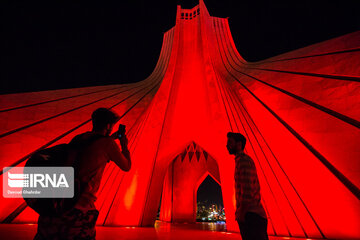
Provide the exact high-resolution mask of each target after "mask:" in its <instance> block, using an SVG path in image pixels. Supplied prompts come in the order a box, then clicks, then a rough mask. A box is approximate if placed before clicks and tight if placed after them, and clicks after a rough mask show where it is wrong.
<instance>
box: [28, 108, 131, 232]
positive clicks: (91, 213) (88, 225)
mask: <svg viewBox="0 0 360 240" xmlns="http://www.w3.org/2000/svg"><path fill="white" fill-rule="evenodd" d="M91 117H92V124H93V129H92V131H91V132H85V133H82V134H79V135H77V136H75V137H74V138H73V139H72V141H71V142H70V145H72V146H79V149H80V151H79V153H78V156H77V159H76V161H75V163H74V165H75V166H73V167H74V169H75V176H76V180H78V182H79V183H80V192H79V196H78V200H77V201H76V204H75V205H74V207H73V208H72V209H71V210H69V211H67V212H65V213H64V214H62V215H61V216H41V215H40V217H39V220H38V232H37V234H36V236H35V239H95V234H96V232H95V224H96V220H97V217H98V215H99V212H98V210H96V208H95V201H96V193H97V192H98V190H99V187H100V181H101V178H102V175H103V172H104V169H105V166H106V164H107V163H108V162H109V161H110V160H111V161H113V162H114V163H115V164H116V165H118V166H119V167H120V168H121V169H122V170H123V171H129V170H130V168H131V159H130V153H129V150H128V146H127V145H128V140H127V138H126V135H125V126H124V125H120V126H119V130H118V131H117V132H115V133H114V134H113V135H111V136H110V134H111V132H112V130H113V127H114V125H115V123H116V122H117V121H119V116H118V115H117V114H116V113H115V112H114V111H111V110H109V109H107V108H98V109H97V110H95V111H94V112H93V114H92V116H91ZM116 139H118V140H119V141H120V145H121V149H122V151H120V148H119V146H118V145H117V143H116V142H115V140H116Z"/></svg>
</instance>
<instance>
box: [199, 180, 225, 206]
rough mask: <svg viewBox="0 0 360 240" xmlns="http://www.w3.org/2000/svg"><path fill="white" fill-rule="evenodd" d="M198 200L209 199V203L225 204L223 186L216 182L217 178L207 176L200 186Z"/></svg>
mask: <svg viewBox="0 0 360 240" xmlns="http://www.w3.org/2000/svg"><path fill="white" fill-rule="evenodd" d="M197 201H198V202H205V201H207V203H208V204H209V205H210V204H218V205H221V206H224V204H223V199H222V193H221V186H220V185H219V184H218V183H217V182H215V180H214V179H213V178H212V177H210V176H207V177H206V178H205V180H204V181H203V182H202V183H201V184H200V186H199V188H198V191H197Z"/></svg>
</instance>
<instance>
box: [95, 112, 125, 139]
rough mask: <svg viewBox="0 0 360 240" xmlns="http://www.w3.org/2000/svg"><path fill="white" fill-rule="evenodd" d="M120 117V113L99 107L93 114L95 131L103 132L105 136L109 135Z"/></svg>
mask: <svg viewBox="0 0 360 240" xmlns="http://www.w3.org/2000/svg"><path fill="white" fill-rule="evenodd" d="M119 119H120V117H119V115H118V114H117V113H115V112H114V111H112V110H110V109H107V108H98V109H96V110H95V111H94V112H93V113H92V115H91V120H92V123H93V131H95V132H102V133H104V135H105V136H109V135H110V134H111V132H112V129H113V127H114V125H115V123H116V122H117V121H119Z"/></svg>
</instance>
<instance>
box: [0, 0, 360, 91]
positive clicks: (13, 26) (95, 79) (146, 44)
mask: <svg viewBox="0 0 360 240" xmlns="http://www.w3.org/2000/svg"><path fill="white" fill-rule="evenodd" d="M179 3H180V4H181V5H182V6H183V7H184V8H191V7H193V6H195V5H196V4H197V1H194V0H191V1H190V0H187V1H185V0H183V1H180V0H178V1H171V0H161V1H148V0H137V1H134V0H127V1H125V0H122V1H113V2H108V1H98V2H96V3H93V2H92V1H55V0H52V1H44V2H38V1H24V2H18V1H1V3H0V19H1V32H2V33H1V40H2V44H1V49H0V50H1V54H0V56H1V60H2V61H1V71H0V74H1V75H0V79H1V82H0V92H1V93H14V92H26V91H38V90H47V89H60V88H74V87H83V86H96V85H106V84H117V83H127V82H136V81H140V80H143V79H144V78H146V77H147V76H148V75H149V74H150V73H151V72H152V69H153V68H154V66H155V64H156V61H157V58H158V56H159V53H160V48H161V42H162V35H163V32H165V31H167V30H168V29H170V28H171V27H173V26H174V24H175V14H176V5H177V4H179ZM205 4H206V5H207V8H208V10H209V12H210V14H211V15H213V16H218V17H229V22H230V28H231V30H232V34H233V37H234V41H235V44H236V46H237V48H238V50H239V52H240V54H241V55H242V56H243V57H244V58H245V59H246V60H248V61H257V60H262V59H265V58H268V57H272V56H275V55H278V54H281V53H284V52H288V51H291V50H294V49H297V48H301V47H305V46H307V45H310V44H313V43H317V42H321V41H324V40H327V39H331V38H334V37H337V36H341V35H343V34H346V33H350V32H354V31H356V30H359V29H360V15H359V9H360V4H359V1H358V0H353V1H346V0H302V1H289V0H287V1H276V0H267V1H266V0H261V1H256V0H205Z"/></svg>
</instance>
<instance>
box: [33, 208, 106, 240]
mask: <svg viewBox="0 0 360 240" xmlns="http://www.w3.org/2000/svg"><path fill="white" fill-rule="evenodd" d="M98 215H99V211H97V210H96V209H93V210H88V211H81V210H79V209H76V208H74V209H72V210H71V211H69V212H68V213H66V214H64V215H62V216H59V217H50V216H39V220H38V230H37V234H36V235H35V238H34V240H43V239H52V240H55V239H59V240H60V239H72V240H76V239H84V240H85V239H87V240H92V239H95V235H96V231H95V224H96V220H97V218H98Z"/></svg>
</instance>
